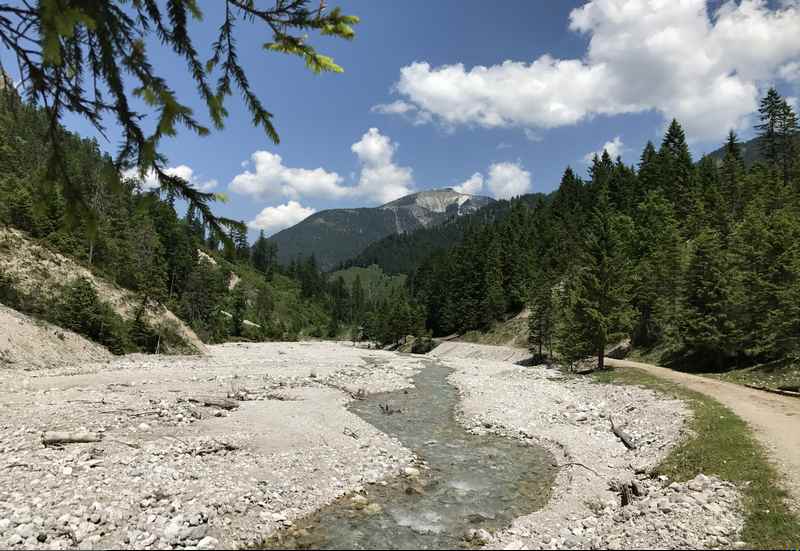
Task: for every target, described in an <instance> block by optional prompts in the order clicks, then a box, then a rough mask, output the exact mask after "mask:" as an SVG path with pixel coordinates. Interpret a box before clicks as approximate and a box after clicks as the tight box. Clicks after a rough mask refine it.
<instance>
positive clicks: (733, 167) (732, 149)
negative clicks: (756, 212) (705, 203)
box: [720, 130, 745, 221]
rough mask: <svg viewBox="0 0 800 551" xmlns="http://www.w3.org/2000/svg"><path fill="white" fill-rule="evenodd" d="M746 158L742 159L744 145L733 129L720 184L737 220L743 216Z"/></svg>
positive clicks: (728, 141) (726, 145) (727, 142)
mask: <svg viewBox="0 0 800 551" xmlns="http://www.w3.org/2000/svg"><path fill="white" fill-rule="evenodd" d="M744 171H745V168H744V160H743V159H742V146H741V144H740V143H739V139H738V137H737V136H736V132H734V131H733V130H731V131H730V132H729V133H728V140H727V141H726V142H725V156H724V157H723V159H722V167H721V168H720V185H721V187H722V194H723V197H724V199H725V201H726V203H727V205H728V209H729V212H730V217H731V219H732V220H734V221H737V220H739V218H740V217H741V216H742V211H743V209H744V200H745V198H744V196H743V190H742V175H743V174H744Z"/></svg>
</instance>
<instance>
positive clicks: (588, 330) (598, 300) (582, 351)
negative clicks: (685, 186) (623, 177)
mask: <svg viewBox="0 0 800 551" xmlns="http://www.w3.org/2000/svg"><path fill="white" fill-rule="evenodd" d="M630 226H631V224H630V219H629V218H628V217H626V216H624V215H618V214H617V213H615V212H614V211H613V209H612V208H611V205H610V203H609V200H608V191H607V190H606V189H605V188H604V187H602V188H600V190H599V191H598V193H597V198H596V204H595V206H594V208H593V209H592V213H591V216H590V219H589V226H588V227H587V230H586V234H585V237H584V240H583V242H582V247H581V256H580V263H579V265H578V266H577V268H576V273H575V275H574V278H573V279H572V280H571V281H570V288H569V290H568V292H567V295H568V303H567V304H568V311H567V316H566V324H565V330H564V331H562V351H563V352H565V353H566V355H567V356H568V357H569V358H573V359H575V358H579V357H581V356H583V355H593V356H594V357H596V358H597V368H598V369H603V368H604V365H605V364H604V352H605V348H606V346H607V345H608V343H609V342H611V341H613V340H615V339H618V338H621V337H623V336H624V335H625V334H627V332H628V331H629V330H630V329H631V325H632V321H633V310H632V308H631V306H630V296H629V291H630V284H629V278H630V273H629V271H630V266H629V260H628V256H627V255H628V251H627V250H626V249H627V246H628V244H629V239H628V238H626V236H625V233H626V231H628V230H629V229H630Z"/></svg>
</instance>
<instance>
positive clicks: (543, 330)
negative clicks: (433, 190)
mask: <svg viewBox="0 0 800 551" xmlns="http://www.w3.org/2000/svg"><path fill="white" fill-rule="evenodd" d="M760 118H761V122H760V124H759V125H758V127H757V131H758V135H759V141H758V143H759V146H760V156H761V158H762V159H763V160H762V161H759V162H755V163H753V164H752V166H749V167H748V166H747V165H746V163H745V159H744V157H743V153H742V148H741V144H740V143H739V141H738V139H737V137H736V135H735V134H734V133H733V132H731V133H730V136H729V138H728V140H727V143H726V144H725V145H724V152H725V154H724V156H723V159H722V161H721V162H717V161H716V160H715V159H712V158H711V157H704V158H702V159H700V160H699V162H697V163H695V162H694V161H693V159H692V157H691V155H690V152H689V148H688V146H687V143H686V137H685V135H684V132H683V130H682V128H681V126H680V124H679V123H678V122H677V121H673V122H672V124H671V125H670V127H669V129H668V131H667V132H666V134H665V136H664V139H663V141H662V143H661V144H660V146H659V147H656V146H654V145H653V144H651V143H648V144H647V145H646V147H645V148H644V150H643V152H642V154H641V158H640V162H639V164H638V166H636V167H632V166H626V165H625V164H623V163H622V162H621V161H620V160H617V161H614V160H613V159H611V158H610V156H609V155H608V154H607V153H604V154H603V155H602V156H601V157H596V158H595V159H594V161H593V163H592V166H591V168H590V176H589V179H588V180H587V181H584V180H583V179H581V178H580V177H578V176H577V175H576V174H575V173H574V172H573V171H572V170H571V169H569V168H567V169H566V171H565V172H564V175H563V178H562V180H561V183H560V186H559V188H558V190H557V191H556V192H555V193H554V195H553V196H552V198H551V200H549V201H547V202H545V201H539V202H537V203H536V204H535V205H533V206H527V205H524V204H520V203H515V204H513V206H512V208H511V211H510V213H509V215H508V216H506V217H505V218H503V219H502V220H500V221H499V222H496V223H494V224H490V225H486V226H484V227H478V228H471V229H469V230H468V231H466V234H465V236H464V238H463V240H462V241H461V243H460V244H458V245H457V246H455V247H453V248H451V249H449V250H447V251H442V252H438V253H436V254H433V255H431V256H429V257H428V258H427V259H426V260H425V261H424V262H422V264H421V265H420V267H419V269H417V271H416V272H415V274H414V276H413V277H412V278H411V279H410V286H411V288H412V289H413V293H414V296H415V299H416V300H417V301H419V302H420V303H421V304H423V305H424V307H425V311H426V319H427V324H428V327H429V328H430V329H431V330H432V331H433V332H434V333H435V334H439V335H444V334H449V333H452V332H465V331H469V330H473V329H485V328H487V327H489V326H490V325H491V324H492V323H493V322H494V321H495V320H500V319H504V318H505V317H507V316H508V315H509V314H512V313H515V312H517V311H519V310H520V309H521V308H522V307H523V306H524V305H526V304H527V305H529V307H530V309H531V316H530V320H529V323H530V344H531V347H532V348H533V349H534V350H536V351H537V352H547V351H550V350H552V351H555V352H557V353H559V354H560V355H561V356H562V357H564V358H566V359H576V358H580V357H585V356H587V355H595V356H602V351H603V349H604V348H605V346H606V345H607V344H608V343H609V342H612V341H614V340H616V339H619V338H622V337H625V336H630V337H631V338H632V339H633V342H634V344H635V345H636V346H637V347H640V348H642V349H649V350H658V351H659V352H660V353H661V354H662V355H663V357H664V358H672V359H680V360H682V361H685V362H690V363H691V364H692V365H694V366H697V367H698V368H700V367H713V368H720V369H721V368H727V367H732V366H737V365H751V364H754V363H761V362H768V361H773V360H782V361H783V360H787V361H790V362H791V361H796V360H797V358H798V356H800V174H798V172H799V171H798V169H799V168H800V161H798V153H799V152H800V149H799V148H798V137H797V136H798V124H797V119H796V116H795V113H794V112H793V110H792V108H791V107H790V105H789V104H788V103H787V102H786V101H785V100H784V99H783V98H781V97H780V96H779V95H778V94H777V92H775V91H774V90H770V92H769V94H768V95H767V96H766V97H765V98H764V99H763V101H762V104H761V109H760Z"/></svg>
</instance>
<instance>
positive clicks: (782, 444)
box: [606, 358, 800, 503]
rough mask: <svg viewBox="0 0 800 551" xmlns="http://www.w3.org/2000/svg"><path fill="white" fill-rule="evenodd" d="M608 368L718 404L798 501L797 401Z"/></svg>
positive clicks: (683, 376) (619, 363)
mask: <svg viewBox="0 0 800 551" xmlns="http://www.w3.org/2000/svg"><path fill="white" fill-rule="evenodd" d="M606 365H608V366H609V367H635V368H637V369H641V370H643V371H646V372H648V373H651V374H653V375H655V376H657V377H661V378H663V379H667V380H670V381H673V382H675V383H678V384H681V385H683V386H685V387H687V388H689V389H691V390H695V391H697V392H702V393H703V394H706V395H708V396H711V397H712V398H714V399H716V400H718V401H719V402H721V403H722V404H724V405H725V406H727V407H729V408H730V409H731V410H733V412H734V413H736V415H738V416H739V417H741V418H742V419H744V420H745V421H746V422H747V423H748V424H749V425H750V427H751V428H752V429H753V434H755V436H756V438H757V439H758V440H759V442H761V443H762V444H763V445H764V447H765V448H766V449H767V451H768V453H769V456H770V459H772V461H773V463H775V465H776V466H777V467H778V469H779V471H780V472H781V474H782V475H783V476H784V478H785V479H786V488H787V490H789V492H790V493H791V494H792V495H793V496H794V498H795V503H797V502H798V500H800V399H797V398H792V397H789V396H780V395H777V394H770V393H767V392H763V391H760V390H755V389H751V388H747V387H745V386H741V385H737V384H734V383H728V382H725V381H718V380H716V379H709V378H706V377H700V376H698V375H692V374H689V373H682V372H680V371H674V370H672V369H667V368H665V367H659V366H656V365H651V364H646V363H640V362H632V361H629V360H614V359H611V358H606Z"/></svg>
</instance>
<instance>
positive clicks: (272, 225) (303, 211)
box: [247, 201, 316, 235]
mask: <svg viewBox="0 0 800 551" xmlns="http://www.w3.org/2000/svg"><path fill="white" fill-rule="evenodd" d="M315 212H316V210H314V209H312V208H307V207H304V206H303V205H301V204H300V203H298V202H297V201H289V202H288V203H286V204H283V205H278V206H276V207H267V208H265V209H263V210H262V211H261V212H259V213H258V214H257V215H256V217H255V219H253V220H251V221H250V222H248V223H247V225H248V227H250V228H252V229H254V230H264V232H265V233H266V234H267V235H271V234H273V233H275V232H277V231H280V230H282V229H284V228H288V227H290V226H294V225H295V224H297V223H298V222H301V221H303V220H305V219H306V218H308V217H309V216H311V215H312V214H314V213H315Z"/></svg>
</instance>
